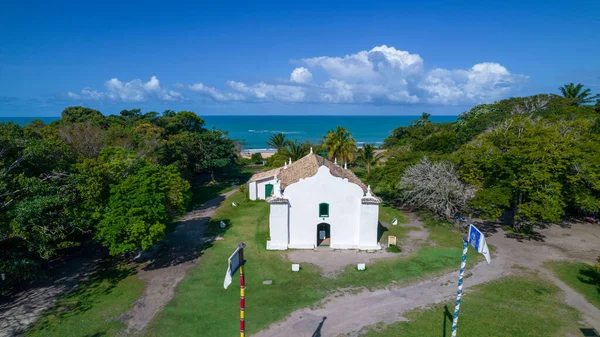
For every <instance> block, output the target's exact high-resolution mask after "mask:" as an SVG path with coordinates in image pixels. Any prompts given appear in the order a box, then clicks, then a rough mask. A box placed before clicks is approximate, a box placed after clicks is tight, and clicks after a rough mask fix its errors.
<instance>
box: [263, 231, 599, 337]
mask: <svg viewBox="0 0 600 337" xmlns="http://www.w3.org/2000/svg"><path fill="white" fill-rule="evenodd" d="M487 234H489V235H491V236H489V237H488V238H487V240H488V243H490V244H492V245H494V246H495V247H496V250H495V252H494V254H493V256H492V264H491V265H487V264H486V263H485V262H482V263H479V264H477V265H476V266H475V267H473V268H472V269H471V270H468V271H467V273H468V274H469V275H470V276H469V277H468V278H466V279H465V283H464V290H465V292H468V291H469V289H470V288H471V287H473V286H475V285H478V284H481V283H484V282H489V281H492V280H496V279H499V278H502V277H505V276H509V275H514V274H517V273H521V272H523V269H522V268H515V267H516V266H522V267H525V268H526V269H530V270H534V271H539V272H540V275H541V276H542V277H547V278H549V279H550V280H552V281H553V282H554V283H555V284H557V285H558V286H559V287H560V288H561V289H562V290H563V291H564V293H565V302H566V303H567V304H568V305H571V306H573V307H575V308H577V309H578V310H580V311H581V313H582V317H583V319H584V321H583V322H581V324H582V325H583V326H582V327H594V328H596V329H598V330H600V310H598V308H596V307H594V306H593V305H591V304H590V303H588V302H587V301H586V300H585V298H584V297H583V296H581V295H579V294H578V293H576V292H575V291H573V290H572V289H570V288H569V287H567V286H566V285H565V284H564V283H562V282H561V281H560V280H558V279H557V278H556V277H554V276H553V275H552V274H551V273H550V272H549V271H547V270H545V269H544V268H543V267H542V266H543V263H544V262H545V261H587V262H589V261H592V259H593V258H594V257H595V256H596V255H597V254H598V251H597V247H598V246H600V237H599V235H600V226H597V225H590V224H574V225H572V226H571V228H569V229H567V228H561V227H559V226H552V227H550V228H547V229H543V230H540V236H539V237H538V239H540V240H544V241H526V242H520V241H518V240H516V239H513V238H509V237H507V235H506V234H507V233H505V232H504V231H503V230H502V229H500V228H487ZM471 252H472V250H471ZM457 277H458V275H457V272H453V273H449V274H446V275H443V276H441V277H437V278H435V279H431V280H426V281H423V282H420V283H417V284H413V285H409V286H405V287H392V288H388V289H380V290H376V291H373V292H370V291H367V290H364V291H362V292H360V293H358V294H347V293H346V294H343V296H340V295H342V294H338V293H336V294H332V295H330V296H328V297H327V298H326V299H324V300H323V301H322V303H321V304H320V305H317V306H314V307H316V308H314V309H311V308H304V309H301V310H297V311H295V312H293V313H292V314H290V315H289V316H288V317H287V318H286V319H285V320H283V321H281V322H278V323H275V324H273V325H271V326H270V327H269V328H268V329H266V330H264V331H261V332H259V333H258V334H256V335H255V336H256V337H279V336H298V337H301V336H314V335H315V334H316V333H319V334H320V335H322V336H338V335H341V334H348V335H350V336H356V335H358V332H359V331H360V330H361V329H362V328H364V327H368V326H371V325H374V324H376V323H379V322H383V323H385V324H390V323H393V322H397V321H402V320H406V319H405V318H404V317H403V315H404V313H406V312H407V311H410V310H413V309H415V308H420V307H426V306H429V305H432V304H435V303H439V302H442V301H445V300H448V299H451V298H454V296H456V282H457ZM348 308H352V310H347V309H348Z"/></svg>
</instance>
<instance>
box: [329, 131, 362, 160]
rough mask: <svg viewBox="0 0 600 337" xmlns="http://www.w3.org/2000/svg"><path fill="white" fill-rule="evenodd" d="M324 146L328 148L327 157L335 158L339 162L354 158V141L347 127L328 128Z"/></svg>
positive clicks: (355, 149)
mask: <svg viewBox="0 0 600 337" xmlns="http://www.w3.org/2000/svg"><path fill="white" fill-rule="evenodd" d="M324 145H325V147H326V148H327V150H329V159H333V158H336V159H338V160H340V161H341V163H347V162H350V161H352V160H353V159H354V154H355V153H356V151H357V148H356V141H355V140H354V138H352V134H351V133H350V131H348V129H346V128H344V127H341V126H338V127H336V128H335V131H334V130H329V132H328V133H327V136H326V137H325V144H324Z"/></svg>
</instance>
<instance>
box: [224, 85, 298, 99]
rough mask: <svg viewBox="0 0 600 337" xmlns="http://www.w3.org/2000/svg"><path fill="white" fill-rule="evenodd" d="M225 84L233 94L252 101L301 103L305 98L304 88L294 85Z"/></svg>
mask: <svg viewBox="0 0 600 337" xmlns="http://www.w3.org/2000/svg"><path fill="white" fill-rule="evenodd" d="M227 84H228V85H229V87H231V89H233V90H234V91H235V92H237V93H239V94H241V95H243V96H244V97H245V98H246V99H247V100H252V101H281V102H301V101H303V100H304V98H305V96H306V93H305V90H304V88H303V87H300V86H296V85H283V84H267V83H264V82H259V83H256V84H253V85H246V84H245V83H241V82H236V81H229V82H227Z"/></svg>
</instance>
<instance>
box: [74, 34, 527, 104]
mask: <svg viewBox="0 0 600 337" xmlns="http://www.w3.org/2000/svg"><path fill="white" fill-rule="evenodd" d="M298 62H300V63H301V65H302V66H300V67H296V68H295V69H293V70H292V71H291V73H290V76H289V80H279V81H273V82H269V81H260V82H257V83H244V82H240V81H235V80H230V81H227V82H226V83H225V86H223V87H219V88H217V87H214V86H211V85H207V84H205V83H203V82H198V83H194V84H191V85H188V86H185V85H183V84H180V83H176V84H175V88H177V89H178V90H184V89H187V90H189V91H191V92H193V93H195V94H197V95H200V96H202V97H204V98H206V99H209V100H212V101H216V102H229V101H247V102H293V103H296V102H297V103H301V102H303V103H332V104H333V103H347V104H415V103H429V104H477V103H485V102H492V101H494V100H497V99H501V98H503V97H506V96H508V95H510V94H511V93H513V92H514V91H515V90H516V89H518V88H519V87H520V86H521V85H523V83H525V82H526V81H527V79H528V77H527V76H524V75H520V74H514V73H511V72H510V71H509V70H508V69H507V68H506V67H504V66H502V65H501V64H499V63H494V62H482V63H477V64H474V65H473V66H471V67H470V68H467V69H445V68H427V67H426V64H425V61H424V60H423V59H422V58H421V56H420V55H419V54H415V53H410V52H408V51H404V50H400V49H396V48H395V47H393V46H386V45H381V46H376V47H374V48H372V49H370V50H362V51H358V52H356V53H354V54H349V55H345V56H318V57H309V58H304V59H301V60H298ZM105 87H106V90H104V91H97V90H93V89H90V88H84V89H83V90H81V92H79V93H73V92H69V93H68V96H69V97H71V98H74V99H91V100H103V99H107V100H113V101H134V102H135V101H145V100H148V99H151V98H154V99H158V100H162V101H181V100H184V97H183V95H182V94H181V93H179V92H176V91H173V90H168V89H165V88H163V87H161V85H160V82H159V81H158V79H157V78H156V77H155V76H153V77H152V78H151V79H150V80H149V81H148V82H143V81H141V80H139V79H137V80H133V81H130V82H122V81H120V80H118V79H117V78H113V79H111V80H109V81H107V82H106V83H105Z"/></svg>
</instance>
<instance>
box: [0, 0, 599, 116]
mask: <svg viewBox="0 0 600 337" xmlns="http://www.w3.org/2000/svg"><path fill="white" fill-rule="evenodd" d="M53 3H54V2H53ZM598 13H600V1H577V0H575V1H569V2H567V3H565V2H560V3H559V2H549V1H495V2H487V1H464V2H460V4H457V3H454V4H453V3H451V2H449V1H422V2H418V3H416V2H403V1H389V2H384V1H368V2H367V1H340V2H331V1H329V2H325V1H303V2H291V1H273V2H267V1H263V2H216V1H211V2H204V1H198V2H189V1H186V2H177V1H169V2H165V1H161V2H156V3H153V2H148V1H145V2H137V3H133V2H131V3H128V4H125V3H123V2H112V1H103V2H82V1H62V2H60V5H58V4H50V3H49V2H46V1H45V2H41V1H40V2H35V1H34V2H23V1H19V2H16V1H15V2H3V4H2V5H0V31H1V32H3V33H2V34H0V116H4V117H7V116H58V115H59V114H60V112H61V111H62V109H64V107H66V106H69V105H85V106H89V107H93V108H96V109H99V110H101V111H102V112H104V113H107V114H108V113H118V111H120V110H121V109H125V108H128V109H129V108H136V107H140V108H142V109H144V110H155V111H163V110H165V109H173V110H184V109H186V110H193V111H196V112H198V113H199V114H367V115H369V114H371V115H376V114H377V115H380V114H413V115H414V114H416V113H419V112H421V111H429V112H432V113H434V114H457V113H460V112H462V111H464V110H467V109H468V108H469V107H471V106H473V105H475V104H478V103H486V102H493V101H495V100H497V99H501V98H505V97H510V96H514V95H527V94H533V93H542V92H557V90H556V88H557V87H559V86H560V85H562V84H564V83H568V82H575V83H577V82H582V83H584V84H585V85H586V86H588V87H590V88H592V90H593V91H594V92H596V93H597V92H600V57H599V55H600V44H599V43H597V38H598V32H600V16H599V15H598Z"/></svg>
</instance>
